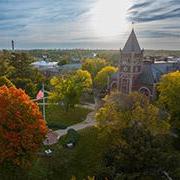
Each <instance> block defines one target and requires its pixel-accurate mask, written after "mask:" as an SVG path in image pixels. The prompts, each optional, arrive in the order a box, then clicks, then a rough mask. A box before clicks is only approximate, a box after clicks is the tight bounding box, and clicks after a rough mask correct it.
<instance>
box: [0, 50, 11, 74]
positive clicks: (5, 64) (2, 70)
mask: <svg viewBox="0 0 180 180" xmlns="http://www.w3.org/2000/svg"><path fill="white" fill-rule="evenodd" d="M10 58H11V54H10V53H8V52H6V51H5V52H2V53H1V54H0V76H7V77H9V76H10V75H11V74H12V73H13V71H14V67H13V66H12V65H11V64H10Z"/></svg>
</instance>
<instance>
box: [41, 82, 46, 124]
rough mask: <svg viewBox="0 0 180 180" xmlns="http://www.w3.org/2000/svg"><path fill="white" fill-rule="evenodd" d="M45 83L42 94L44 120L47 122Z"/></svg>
mask: <svg viewBox="0 0 180 180" xmlns="http://www.w3.org/2000/svg"><path fill="white" fill-rule="evenodd" d="M44 91H45V90H44V83H42V92H43V118H44V120H45V121H46V105H45V103H46V102H45V96H44V94H45V93H44Z"/></svg>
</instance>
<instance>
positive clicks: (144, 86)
mask: <svg viewBox="0 0 180 180" xmlns="http://www.w3.org/2000/svg"><path fill="white" fill-rule="evenodd" d="M120 53H121V55H120V60H119V71H118V73H116V74H114V75H113V76H112V77H111V83H110V87H109V88H110V89H113V88H116V89H118V90H119V91H121V92H122V93H124V94H129V93H131V92H132V91H139V92H141V93H143V94H145V95H147V96H148V97H150V98H153V97H154V96H155V95H156V88H155V87H156V83H157V82H158V81H159V80H160V77H161V76H162V75H163V74H166V73H169V72H172V71H176V70H180V61H179V59H178V58H176V59H174V58H172V57H168V58H167V59H166V61H157V60H156V61H155V60H154V59H152V58H149V59H146V60H145V59H144V57H143V55H144V51H143V49H141V48H140V46H139V43H138V40H137V38H136V34H135V32H134V29H133V30H132V32H131V34H130V36H129V38H128V40H127V42H126V44H125V46H124V48H123V50H122V51H121V50H120Z"/></svg>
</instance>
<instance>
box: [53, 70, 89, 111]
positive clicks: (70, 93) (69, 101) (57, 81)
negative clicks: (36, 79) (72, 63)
mask: <svg viewBox="0 0 180 180" xmlns="http://www.w3.org/2000/svg"><path fill="white" fill-rule="evenodd" d="M51 85H52V86H53V88H54V89H53V91H52V93H51V94H50V99H51V100H53V101H55V102H61V104H63V105H64V107H65V109H66V111H68V109H69V108H70V107H74V105H75V104H77V103H79V100H80V97H81V95H82V93H83V92H84V91H86V90H88V89H89V88H91V86H92V79H91V75H90V73H89V72H87V71H83V70H78V71H76V72H75V73H74V74H70V75H69V74H68V75H66V76H59V77H54V78H52V79H51Z"/></svg>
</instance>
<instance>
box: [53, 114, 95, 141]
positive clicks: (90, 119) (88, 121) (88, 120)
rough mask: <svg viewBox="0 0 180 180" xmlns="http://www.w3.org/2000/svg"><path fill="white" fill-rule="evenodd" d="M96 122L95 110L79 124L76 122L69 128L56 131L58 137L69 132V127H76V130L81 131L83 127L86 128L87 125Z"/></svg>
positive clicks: (89, 125)
mask: <svg viewBox="0 0 180 180" xmlns="http://www.w3.org/2000/svg"><path fill="white" fill-rule="evenodd" d="M95 124H96V121H95V112H90V113H89V114H88V115H87V117H86V120H85V121H83V122H81V123H78V124H75V125H72V126H69V127H68V128H66V129H64V130H61V129H60V130H56V131H54V132H55V133H57V134H58V139H59V138H60V137H61V136H63V135H65V134H66V133H67V131H68V130H69V129H74V130H76V131H79V130H81V129H85V128H87V127H92V126H94V125H95Z"/></svg>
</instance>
